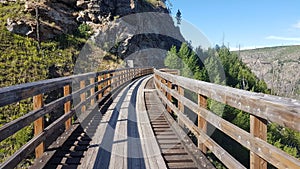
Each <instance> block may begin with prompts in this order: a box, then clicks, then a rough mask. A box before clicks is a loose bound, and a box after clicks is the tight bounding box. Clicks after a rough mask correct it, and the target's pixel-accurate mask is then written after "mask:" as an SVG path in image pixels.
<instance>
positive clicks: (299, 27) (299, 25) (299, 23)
mask: <svg viewBox="0 0 300 169" xmlns="http://www.w3.org/2000/svg"><path fill="white" fill-rule="evenodd" d="M293 27H294V28H298V29H300V21H298V23H296V24H295V25H293Z"/></svg>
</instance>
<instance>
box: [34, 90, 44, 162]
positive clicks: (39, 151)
mask: <svg viewBox="0 0 300 169" xmlns="http://www.w3.org/2000/svg"><path fill="white" fill-rule="evenodd" d="M43 104H44V102H43V94H39V95H37V96H34V97H33V110H38V109H40V108H42V107H43ZM44 125H45V122H44V117H40V118H39V119H37V120H35V121H34V136H37V135H39V134H40V133H41V132H43V130H44ZM44 149H45V145H44V142H42V143H40V145H38V146H37V147H36V148H35V158H40V157H41V156H42V155H43V153H44Z"/></svg>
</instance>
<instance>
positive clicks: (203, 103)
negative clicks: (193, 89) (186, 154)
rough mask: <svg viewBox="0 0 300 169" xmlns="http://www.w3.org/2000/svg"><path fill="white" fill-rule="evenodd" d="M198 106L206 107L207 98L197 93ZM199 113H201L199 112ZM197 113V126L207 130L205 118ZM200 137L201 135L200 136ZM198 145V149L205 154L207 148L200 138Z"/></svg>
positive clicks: (204, 130)
mask: <svg viewBox="0 0 300 169" xmlns="http://www.w3.org/2000/svg"><path fill="white" fill-rule="evenodd" d="M198 106H199V107H202V108H205V109H206V108H207V98H206V97H205V96H203V95H200V94H198ZM199 114H201V113H199ZM199 114H198V127H199V128H200V129H202V131H203V132H205V133H206V132H207V122H206V120H205V119H204V118H203V117H201V116H200V115H199ZM200 137H201V136H200ZM198 147H199V149H200V150H201V151H202V152H203V153H204V154H206V152H207V148H206V147H205V145H204V144H203V143H202V141H201V140H199V139H198Z"/></svg>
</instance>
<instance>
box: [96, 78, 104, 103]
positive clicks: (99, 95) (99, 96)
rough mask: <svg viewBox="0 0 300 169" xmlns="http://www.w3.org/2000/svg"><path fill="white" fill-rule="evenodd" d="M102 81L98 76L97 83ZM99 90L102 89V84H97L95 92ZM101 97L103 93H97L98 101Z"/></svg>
mask: <svg viewBox="0 0 300 169" xmlns="http://www.w3.org/2000/svg"><path fill="white" fill-rule="evenodd" d="M102 79H103V78H102V76H98V82H100V81H101V80H102ZM101 89H102V84H101V83H99V85H98V90H97V91H100V90H101ZM102 96H103V93H99V94H98V100H100V99H101V98H102Z"/></svg>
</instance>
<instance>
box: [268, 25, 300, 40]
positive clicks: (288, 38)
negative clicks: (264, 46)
mask: <svg viewBox="0 0 300 169" xmlns="http://www.w3.org/2000/svg"><path fill="white" fill-rule="evenodd" d="M299 26H300V25H299ZM266 39H270V40H282V41H299V42H300V37H293V38H291V37H281V36H268V37H266Z"/></svg>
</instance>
